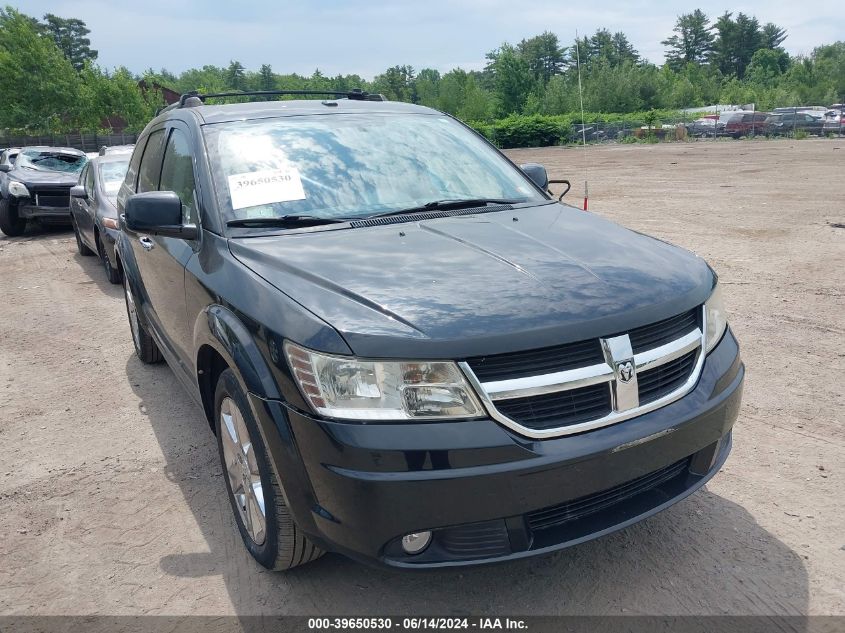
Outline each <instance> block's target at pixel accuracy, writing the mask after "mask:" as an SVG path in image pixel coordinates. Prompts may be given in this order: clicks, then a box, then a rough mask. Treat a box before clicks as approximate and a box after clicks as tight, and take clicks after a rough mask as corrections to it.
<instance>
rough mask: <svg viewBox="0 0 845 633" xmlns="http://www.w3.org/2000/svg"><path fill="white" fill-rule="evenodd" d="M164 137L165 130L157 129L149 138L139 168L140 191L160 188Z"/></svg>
mask: <svg viewBox="0 0 845 633" xmlns="http://www.w3.org/2000/svg"><path fill="white" fill-rule="evenodd" d="M163 139H164V130H156V131H155V132H153V133H152V134H150V137H149V138H148V139H147V147H146V148H145V149H144V157H143V158H142V159H141V166H140V167H139V168H138V193H143V192H144V191H156V190H157V189H158V178H159V175H160V174H161V153H162V149H163V147H162V145H163V143H162V141H163Z"/></svg>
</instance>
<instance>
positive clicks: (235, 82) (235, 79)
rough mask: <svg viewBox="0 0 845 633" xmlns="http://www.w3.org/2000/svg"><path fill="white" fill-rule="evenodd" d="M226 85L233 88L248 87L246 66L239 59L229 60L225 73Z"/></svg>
mask: <svg viewBox="0 0 845 633" xmlns="http://www.w3.org/2000/svg"><path fill="white" fill-rule="evenodd" d="M225 81H226V86H227V87H228V88H229V89H231V90H244V89H245V88H246V75H245V74H244V66H243V64H241V63H240V62H239V61H236V60H233V61H231V62H229V67H228V68H227V69H226V75H225Z"/></svg>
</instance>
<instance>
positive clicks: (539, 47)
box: [517, 31, 566, 84]
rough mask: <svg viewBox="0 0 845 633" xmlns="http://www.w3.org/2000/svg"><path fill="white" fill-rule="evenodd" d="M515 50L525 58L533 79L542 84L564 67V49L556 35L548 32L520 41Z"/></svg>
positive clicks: (559, 72)
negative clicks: (540, 81)
mask: <svg viewBox="0 0 845 633" xmlns="http://www.w3.org/2000/svg"><path fill="white" fill-rule="evenodd" d="M517 50H518V51H519V53H520V55H522V57H523V58H525V61H526V63H527V64H528V68H529V70H530V71H531V74H532V75H533V76H534V79H539V80H542V81H543V83H544V84H545V83H548V82H549V80H550V79H551V78H552V77H554V76H555V75H559V74H561V73H562V72H563V71H564V69H565V67H566V48H564V47H562V46H561V45H560V42H559V41H558V38H557V35H555V34H554V33H551V32H549V31H545V32H544V33H541V34H540V35H536V36H535V37H531V38H529V39H527V40H522V41H521V42H520V43H519V45H518V46H517Z"/></svg>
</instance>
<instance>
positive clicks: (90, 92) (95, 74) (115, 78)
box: [78, 64, 164, 131]
mask: <svg viewBox="0 0 845 633" xmlns="http://www.w3.org/2000/svg"><path fill="white" fill-rule="evenodd" d="M80 80H81V87H80V96H79V101H80V104H81V105H82V106H83V107H82V108H81V109H80V110H81V111H80V116H79V120H78V124H79V127H80V128H81V129H83V130H89V131H97V130H98V129H100V128H101V127H104V126H105V125H106V124H107V122H108V121H115V120H120V119H122V120H123V121H124V122H125V123H126V127H127V129H129V130H131V131H140V130H141V129H142V128H143V127H144V126H145V125H146V124H147V123H148V122H149V120H150V119H151V118H152V117H153V116H154V114H155V110H156V109H157V108H158V107H159V106H161V105H164V101H163V100H162V99H161V95H160V94H155V93H152V94H150V95H148V96H145V95H144V93H142V92H141V89H140V88H139V87H138V81H137V80H136V79H135V77H134V76H133V75H132V73H131V72H129V70H128V69H126V68H122V67H121V68H117V69H115V71H114V72H113V73H107V72H104V71H103V70H101V69H100V68H98V67H96V66H94V65H93V64H86V65H85V68H83V69H82V72H81V73H80ZM148 85H150V84H149V83H148Z"/></svg>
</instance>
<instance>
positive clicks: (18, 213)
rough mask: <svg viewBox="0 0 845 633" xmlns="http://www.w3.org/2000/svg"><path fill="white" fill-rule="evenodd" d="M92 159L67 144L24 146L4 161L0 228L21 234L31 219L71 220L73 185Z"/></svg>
mask: <svg viewBox="0 0 845 633" xmlns="http://www.w3.org/2000/svg"><path fill="white" fill-rule="evenodd" d="M87 160H88V159H87V158H86V157H85V154H84V153H83V152H80V151H79V150H76V149H71V148H67V147H24V148H23V149H22V150H20V153H19V154H18V156H17V158H16V159H15V163H14V165H11V164H6V163H0V231H3V233H5V234H6V235H9V236H15V235H21V234H22V233H23V232H24V230H25V229H26V222H27V220H28V219H35V218H37V219H38V220H40V221H41V222H54V223H61V224H69V223H70V188H71V187H73V186H74V185H75V184H76V181H77V180H78V179H79V172H80V171H82V168H83V167H84V166H85V162H86V161H87Z"/></svg>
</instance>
